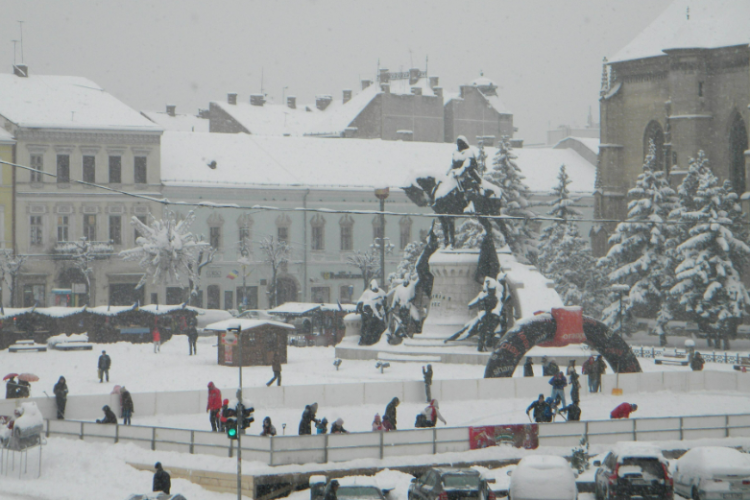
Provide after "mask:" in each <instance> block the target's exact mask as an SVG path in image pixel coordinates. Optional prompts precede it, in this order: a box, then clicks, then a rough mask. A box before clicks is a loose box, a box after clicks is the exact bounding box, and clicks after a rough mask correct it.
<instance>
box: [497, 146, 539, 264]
mask: <svg viewBox="0 0 750 500" xmlns="http://www.w3.org/2000/svg"><path fill="white" fill-rule="evenodd" d="M515 159H516V156H515V155H514V154H513V148H512V147H511V144H510V138H509V137H507V136H504V137H503V138H502V139H501V140H500V142H499V143H498V146H497V153H495V157H494V158H493V160H492V170H490V171H489V172H488V173H487V175H486V177H485V178H486V179H487V180H489V181H490V182H492V183H493V184H496V185H497V186H500V188H501V189H502V208H501V213H502V214H503V215H508V216H513V217H521V218H522V219H516V220H503V221H499V222H498V226H499V228H500V232H501V233H502V234H503V236H504V238H505V240H506V242H507V244H508V245H509V246H510V248H511V250H513V253H514V254H515V255H516V256H517V257H519V258H522V259H527V260H529V261H531V262H533V261H534V260H535V254H536V235H535V234H534V231H533V227H532V225H531V221H530V220H529V218H531V217H534V216H535V215H536V214H535V213H534V212H533V211H532V210H531V208H530V207H531V202H530V201H529V200H530V199H531V190H530V189H529V187H528V186H527V185H526V184H525V183H524V176H523V174H522V173H521V169H520V168H519V167H518V165H517V164H516V162H515V161H514V160H515Z"/></svg>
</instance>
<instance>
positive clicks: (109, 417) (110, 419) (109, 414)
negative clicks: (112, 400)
mask: <svg viewBox="0 0 750 500" xmlns="http://www.w3.org/2000/svg"><path fill="white" fill-rule="evenodd" d="M102 411H103V412H104V418H102V419H99V420H97V421H96V423H97V424H116V423H117V416H116V415H115V413H114V412H113V411H112V410H111V409H110V408H109V405H104V406H102Z"/></svg>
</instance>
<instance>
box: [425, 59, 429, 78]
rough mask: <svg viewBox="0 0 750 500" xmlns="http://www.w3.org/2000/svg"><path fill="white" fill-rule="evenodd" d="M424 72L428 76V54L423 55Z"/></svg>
mask: <svg viewBox="0 0 750 500" xmlns="http://www.w3.org/2000/svg"><path fill="white" fill-rule="evenodd" d="M424 74H425V75H426V76H427V77H428V78H429V77H430V56H424Z"/></svg>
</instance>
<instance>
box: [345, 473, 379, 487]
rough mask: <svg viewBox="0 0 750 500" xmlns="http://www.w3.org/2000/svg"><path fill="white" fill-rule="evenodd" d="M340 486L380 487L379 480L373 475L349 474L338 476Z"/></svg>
mask: <svg viewBox="0 0 750 500" xmlns="http://www.w3.org/2000/svg"><path fill="white" fill-rule="evenodd" d="M337 481H338V482H339V486H372V487H373V488H377V489H380V484H379V483H378V480H377V479H376V478H374V477H372V476H347V477H341V478H338V479H337Z"/></svg>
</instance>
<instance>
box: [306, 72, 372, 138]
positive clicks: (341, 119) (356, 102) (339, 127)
mask: <svg viewBox="0 0 750 500" xmlns="http://www.w3.org/2000/svg"><path fill="white" fill-rule="evenodd" d="M379 93H381V91H380V88H379V86H378V84H372V85H370V86H369V87H367V88H366V89H364V90H363V91H361V92H359V93H358V94H355V95H353V96H352V98H351V100H349V102H347V103H346V104H344V103H342V102H339V103H336V102H332V103H331V104H330V105H329V106H328V108H327V109H326V110H325V114H324V115H323V116H321V117H319V118H318V120H317V121H316V122H315V123H314V124H313V125H312V126H311V127H310V128H308V129H307V131H306V132H305V133H307V134H312V135H315V134H331V135H341V134H342V133H343V132H344V130H346V128H347V127H348V126H349V125H350V124H351V123H352V122H353V121H354V120H355V118H357V117H358V116H359V114H360V113H361V112H362V110H364V109H365V108H366V107H367V105H368V104H370V102H371V101H372V100H373V99H374V98H375V96H377V95H378V94H379Z"/></svg>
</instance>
